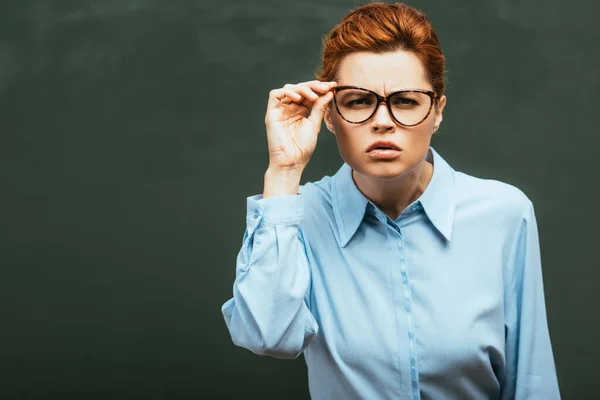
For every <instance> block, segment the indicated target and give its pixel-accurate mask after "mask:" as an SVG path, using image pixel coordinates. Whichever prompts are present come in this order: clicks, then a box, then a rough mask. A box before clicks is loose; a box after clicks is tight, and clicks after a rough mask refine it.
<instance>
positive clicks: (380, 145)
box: [367, 140, 401, 153]
mask: <svg viewBox="0 0 600 400" xmlns="http://www.w3.org/2000/svg"><path fill="white" fill-rule="evenodd" d="M372 151H401V149H400V147H398V146H397V145H396V144H395V143H393V142H390V141H384V140H378V141H377V142H375V143H373V144H371V145H370V146H369V147H368V148H367V153H370V152H372Z"/></svg>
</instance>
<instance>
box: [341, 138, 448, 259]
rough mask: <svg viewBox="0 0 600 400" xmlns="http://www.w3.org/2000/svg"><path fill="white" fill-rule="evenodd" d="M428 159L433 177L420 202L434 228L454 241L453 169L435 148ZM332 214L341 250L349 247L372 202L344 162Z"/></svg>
mask: <svg viewBox="0 0 600 400" xmlns="http://www.w3.org/2000/svg"><path fill="white" fill-rule="evenodd" d="M428 158H429V159H430V160H432V161H433V176H432V177H431V180H430V181H429V184H428V185H427V187H426V188H425V191H424V192H423V194H421V196H420V197H419V198H418V199H417V202H419V203H420V204H421V206H422V207H423V209H424V210H425V214H426V215H427V217H428V218H429V220H430V221H431V223H432V224H433V226H434V227H435V228H436V229H437V230H438V231H439V232H440V233H441V234H442V235H443V236H444V237H445V238H446V240H448V241H449V240H451V238H452V226H453V223H454V212H455V199H454V169H452V167H451V166H450V165H449V164H448V163H447V162H446V160H444V159H443V158H442V156H440V155H439V154H438V153H437V152H436V151H435V150H434V149H433V147H430V148H429V153H428ZM333 181H334V182H333V201H334V207H333V212H334V216H335V221H336V224H337V227H338V233H339V236H338V237H339V242H340V246H341V247H346V245H347V244H348V242H349V241H350V239H352V236H354V234H355V233H356V231H357V230H358V227H359V225H360V223H361V222H362V220H363V218H364V216H365V211H366V208H367V205H368V204H369V203H371V202H370V200H369V199H368V198H367V197H365V195H363V194H362V193H361V192H360V190H358V188H357V187H356V184H355V183H354V180H353V179H352V169H351V168H350V166H349V165H348V164H346V163H344V164H343V165H342V166H341V167H340V169H339V170H338V171H337V172H336V174H335V175H334V177H333Z"/></svg>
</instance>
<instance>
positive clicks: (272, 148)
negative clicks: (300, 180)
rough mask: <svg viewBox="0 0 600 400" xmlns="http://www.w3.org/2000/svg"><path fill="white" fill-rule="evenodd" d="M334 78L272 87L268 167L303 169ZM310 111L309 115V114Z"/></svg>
mask: <svg viewBox="0 0 600 400" xmlns="http://www.w3.org/2000/svg"><path fill="white" fill-rule="evenodd" d="M335 85H336V83H335V82H321V81H309V82H302V83H298V84H287V85H285V86H284V87H283V88H279V89H274V90H271V92H270V93H269V102H268V104H267V113H266V115H265V125H266V128H267V141H268V145H269V168H270V169H281V170H303V169H304V168H305V167H306V165H307V164H308V161H309V160H310V157H311V156H312V154H313V152H314V151H315V148H316V146H317V138H318V135H319V132H320V130H321V122H322V121H323V115H324V113H325V109H326V107H327V105H328V104H329V102H330V101H331V100H332V99H333V93H332V92H331V89H332V88H333V87H334V86H335ZM309 112H310V115H308V114H309Z"/></svg>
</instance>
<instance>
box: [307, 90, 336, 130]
mask: <svg viewBox="0 0 600 400" xmlns="http://www.w3.org/2000/svg"><path fill="white" fill-rule="evenodd" d="M332 99H333V93H331V92H327V93H325V94H324V95H323V96H321V97H319V99H318V100H317V101H316V102H315V104H314V105H313V108H312V110H311V112H310V115H309V117H308V119H309V120H310V121H311V122H312V123H313V125H314V126H315V128H316V129H317V132H318V131H319V130H320V129H321V122H322V121H323V115H324V114H325V110H326V109H327V104H329V102H330V101H331V100H332Z"/></svg>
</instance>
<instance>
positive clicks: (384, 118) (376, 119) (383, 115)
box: [371, 103, 396, 132]
mask: <svg viewBox="0 0 600 400" xmlns="http://www.w3.org/2000/svg"><path fill="white" fill-rule="evenodd" d="M395 126H396V123H395V122H394V120H393V119H392V116H391V115H390V112H389V110H388V109H387V107H386V105H385V103H381V104H379V107H377V111H375V115H373V122H372V124H371V128H372V129H373V131H374V132H388V131H391V130H393V129H394V127H395Z"/></svg>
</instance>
